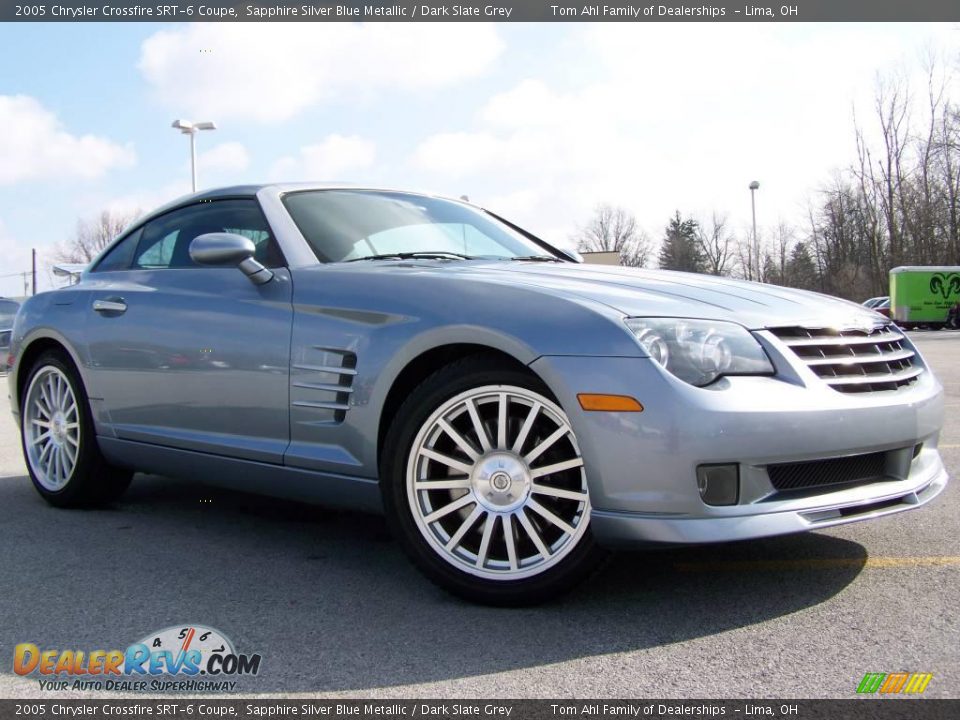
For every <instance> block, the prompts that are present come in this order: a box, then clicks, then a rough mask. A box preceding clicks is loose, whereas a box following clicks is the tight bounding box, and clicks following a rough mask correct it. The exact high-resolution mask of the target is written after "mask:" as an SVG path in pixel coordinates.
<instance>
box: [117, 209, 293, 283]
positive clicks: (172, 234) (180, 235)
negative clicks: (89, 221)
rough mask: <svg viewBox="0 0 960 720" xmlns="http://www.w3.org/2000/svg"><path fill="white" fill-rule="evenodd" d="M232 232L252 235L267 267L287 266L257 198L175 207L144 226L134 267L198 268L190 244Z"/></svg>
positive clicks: (152, 268) (259, 254)
mask: <svg viewBox="0 0 960 720" xmlns="http://www.w3.org/2000/svg"><path fill="white" fill-rule="evenodd" d="M212 232H229V233H236V234H237V235H243V236H245V237H248V238H250V239H251V240H252V241H253V243H254V245H255V246H256V248H257V251H256V254H255V255H254V257H255V258H256V259H257V260H258V261H260V262H261V263H263V264H264V265H266V266H267V267H281V266H283V265H284V259H283V255H282V254H281V253H280V248H279V246H278V245H277V242H276V240H275V239H274V237H273V235H272V234H271V232H270V228H269V227H268V226H267V221H266V219H265V218H264V217H263V213H261V212H260V207H259V205H257V202H256V201H255V200H216V201H213V202H206V203H200V204H197V205H191V206H189V207H185V208H181V209H179V210H174V211H173V212H171V213H168V214H166V215H163V216H162V217H159V218H157V219H155V220H153V221H151V222H149V223H147V224H146V225H145V226H144V228H143V233H142V235H141V238H140V242H139V243H138V245H137V249H136V253H135V255H134V258H133V263H132V264H133V267H134V268H137V269H143V270H155V269H162V268H186V267H195V264H194V262H193V260H192V259H191V258H190V243H191V242H193V239H194V238H195V237H197V236H198V235H203V234H205V233H212Z"/></svg>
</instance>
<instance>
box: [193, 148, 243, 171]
mask: <svg viewBox="0 0 960 720" xmlns="http://www.w3.org/2000/svg"><path fill="white" fill-rule="evenodd" d="M249 166H250V153H248V152H247V149H246V148H245V147H244V146H243V144H242V143H238V142H225V143H220V144H219V145H216V146H215V147H212V148H210V149H209V150H207V151H205V152H202V153H200V155H199V156H198V157H197V167H198V168H199V169H200V170H202V171H203V172H204V173H208V172H211V173H217V172H227V173H230V172H242V171H244V170H246V169H247V168H248V167H249Z"/></svg>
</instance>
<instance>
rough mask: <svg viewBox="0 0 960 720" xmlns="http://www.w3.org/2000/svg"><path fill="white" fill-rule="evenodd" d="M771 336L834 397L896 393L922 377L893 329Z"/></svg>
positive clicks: (793, 331) (780, 331) (782, 331)
mask: <svg viewBox="0 0 960 720" xmlns="http://www.w3.org/2000/svg"><path fill="white" fill-rule="evenodd" d="M770 332H772V333H773V334H774V335H776V336H777V337H778V338H779V339H780V341H781V342H783V343H784V344H785V345H787V346H788V347H789V348H790V349H791V350H792V351H793V352H794V353H795V354H796V355H797V357H799V358H800V359H801V360H802V361H803V362H804V363H806V365H807V367H809V368H810V369H811V370H812V371H813V372H814V373H815V374H816V375H817V376H818V377H819V378H821V379H822V380H823V381H824V382H825V383H826V384H827V385H829V386H830V387H832V388H833V389H834V390H837V391H838V392H844V393H862V392H875V391H880V390H896V389H897V388H901V387H904V386H906V385H910V384H912V383H914V382H916V380H917V378H918V377H919V376H920V375H921V374H922V373H923V367H922V366H921V365H920V364H919V363H918V362H917V360H916V353H914V351H913V350H912V349H911V348H910V347H909V346H908V344H907V343H906V338H905V337H904V335H903V333H902V332H901V331H900V330H899V328H897V326H896V325H884V326H882V327H877V328H873V329H871V330H837V329H834V328H804V327H790V328H773V329H771V331H770Z"/></svg>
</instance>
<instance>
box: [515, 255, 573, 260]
mask: <svg viewBox="0 0 960 720" xmlns="http://www.w3.org/2000/svg"><path fill="white" fill-rule="evenodd" d="M510 259H511V260H529V261H530V262H563V260H561V259H560V258H558V257H554V256H553V255H519V256H517V257H512V258H510Z"/></svg>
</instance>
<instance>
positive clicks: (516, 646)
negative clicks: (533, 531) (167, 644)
mask: <svg viewBox="0 0 960 720" xmlns="http://www.w3.org/2000/svg"><path fill="white" fill-rule="evenodd" d="M913 337H914V339H915V341H916V342H917V344H918V345H919V347H920V349H921V351H922V352H923V353H924V355H925V356H926V358H927V360H928V361H929V362H930V363H931V364H932V365H933V367H934V368H935V369H936V371H937V372H938V375H939V377H940V379H941V382H943V384H944V386H945V388H946V393H947V420H946V426H945V428H944V431H943V434H942V437H941V450H942V454H943V457H944V460H945V462H946V464H947V467H948V468H949V469H950V472H951V475H952V476H953V477H954V478H956V476H957V473H958V470H960V362H957V358H958V357H960V333H958V332H953V333H948V332H918V333H914V334H913ZM4 382H5V380H4ZM2 389H3V392H0V588H2V592H0V697H4V698H14V697H16V698H26V697H41V696H42V697H48V698H49V697H59V698H76V697H83V696H86V695H89V694H85V693H56V694H51V693H49V692H46V693H44V692H42V691H41V690H40V688H39V686H38V683H37V680H36V679H34V678H22V677H19V676H16V675H15V674H14V673H13V671H12V657H13V647H14V646H15V645H16V644H17V643H21V642H34V643H37V644H39V645H41V646H43V647H44V648H59V649H111V648H124V647H126V646H127V645H129V644H130V643H131V642H135V641H136V640H138V639H140V638H142V637H143V636H145V635H147V634H148V633H150V632H151V631H155V630H159V629H161V628H165V627H168V626H171V625H178V624H183V623H202V624H205V625H208V626H212V627H215V628H218V629H220V630H222V631H224V632H225V633H226V634H227V635H228V636H230V637H231V638H232V639H233V641H234V643H235V645H236V646H237V649H238V650H239V651H242V652H259V653H261V654H262V656H263V669H262V672H261V674H260V675H259V676H257V677H255V678H248V679H246V680H244V681H242V683H241V685H240V686H239V687H238V692H242V693H243V695H245V696H247V695H252V694H256V695H262V696H274V697H280V696H293V695H308V696H313V697H316V696H334V695H352V696H357V697H390V698H406V697H431V698H444V697H450V698H458V697H491V698H522V697H674V698H709V697H727V698H731V697H773V698H780V697H784V698H787V697H789V698H798V697H838V698H849V697H853V696H854V690H855V688H856V686H857V684H858V682H859V681H860V679H861V678H862V677H863V675H864V673H866V672H895V671H908V672H921V671H922V672H929V673H933V674H934V678H933V680H932V681H931V683H930V685H929V687H928V689H927V691H926V695H927V696H935V697H960V592H958V590H960V533H958V532H957V530H958V527H960V515H958V511H960V488H958V483H957V482H956V480H955V479H954V482H952V483H951V484H950V485H949V486H948V488H947V490H946V491H945V492H944V493H943V495H941V497H940V498H939V499H938V500H937V501H935V502H934V503H932V504H931V505H928V506H926V507H924V508H922V509H919V510H917V511H914V512H909V513H903V514H900V515H897V516H894V517H891V518H886V519H882V520H878V521H873V522H867V523H860V524H854V525H848V526H846V527H842V528H838V529H833V530H830V531H824V532H817V533H809V534H805V535H797V536H790V537H782V538H776V539H771V540H764V541H755V542H751V543H738V544H733V545H726V546H719V547H711V548H691V549H684V550H672V551H664V552H657V553H644V554H639V553H637V554H619V555H616V556H614V557H613V558H612V559H611V561H610V562H609V564H608V565H607V566H606V567H605V569H604V570H602V571H601V572H600V573H599V574H598V575H597V576H596V577H595V578H594V579H593V581H591V582H590V583H588V584H587V585H584V586H583V587H581V588H579V589H578V590H577V591H576V592H574V593H573V594H572V595H570V596H568V597H566V598H564V599H563V600H561V601H559V602H557V603H555V604H552V605H548V606H545V607H540V608H534V609H525V610H502V609H490V608H484V607H477V606H472V605H468V604H465V603H463V602H460V601H458V600H455V599H453V598H451V597H449V596H447V595H445V594H444V593H442V592H441V591H439V590H437V589H435V588H434V587H433V586H432V585H430V584H429V583H428V582H427V581H426V580H424V579H423V578H422V577H421V576H420V575H419V574H418V573H417V572H416V571H415V570H414V569H413V568H412V567H411V566H410V565H409V564H408V563H407V561H406V560H405V558H404V557H403V555H402V554H401V552H400V549H399V547H398V546H397V545H396V544H395V543H394V542H393V541H392V540H391V539H390V537H389V535H388V533H387V531H386V528H385V525H384V523H383V521H382V520H381V519H380V518H377V517H368V516H364V515H358V514H351V513H340V512H331V511H327V510H324V509H320V508H314V507H309V506H303V505H297V504H293V503H287V502H280V501H274V500H265V499H262V498H257V497H252V496H248V495H243V494H239V493H232V492H227V491H222V490H215V489H209V488H205V487H201V486H197V485H192V484H189V483H185V482H182V481H179V480H175V479H170V478H163V477H154V476H137V478H136V480H135V481H134V484H133V485H132V486H131V488H130V491H129V492H128V493H127V495H126V496H125V497H124V498H123V499H122V501H121V502H120V503H118V504H117V505H115V506H114V507H112V508H110V509H106V510H98V511H64V510H56V509H54V508H51V507H49V506H47V505H46V504H45V503H44V502H43V501H42V500H41V499H40V497H39V496H38V495H37V494H36V492H34V490H33V488H32V487H31V486H30V482H29V480H28V478H27V477H26V471H25V469H24V466H23V461H22V459H21V454H20V446H19V441H18V438H17V433H16V429H15V427H14V424H13V422H12V420H11V419H10V414H9V409H8V406H7V400H6V392H5V387H4V388H2ZM91 694H95V693H91ZM106 696H108V697H117V695H116V694H108V695H106Z"/></svg>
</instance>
